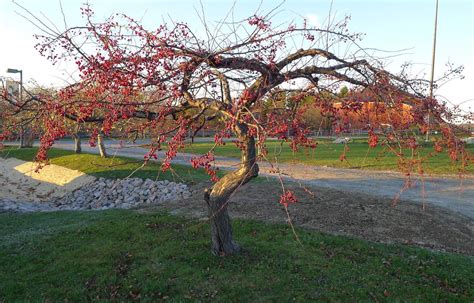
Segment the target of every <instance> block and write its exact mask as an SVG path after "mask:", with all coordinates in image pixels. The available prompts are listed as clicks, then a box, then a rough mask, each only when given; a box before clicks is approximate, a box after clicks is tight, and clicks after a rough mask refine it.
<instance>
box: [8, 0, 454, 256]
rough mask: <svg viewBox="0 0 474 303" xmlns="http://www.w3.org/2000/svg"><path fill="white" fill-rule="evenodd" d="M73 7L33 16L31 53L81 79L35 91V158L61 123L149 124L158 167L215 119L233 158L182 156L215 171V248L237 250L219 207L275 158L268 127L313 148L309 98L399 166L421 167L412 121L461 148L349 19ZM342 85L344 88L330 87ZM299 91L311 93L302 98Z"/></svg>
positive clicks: (101, 128)
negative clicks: (148, 25)
mask: <svg viewBox="0 0 474 303" xmlns="http://www.w3.org/2000/svg"><path fill="white" fill-rule="evenodd" d="M81 12H82V15H83V17H84V20H85V25H84V26H79V27H67V26H66V24H65V30H64V31H61V32H59V31H58V30H57V29H55V28H51V27H49V26H47V25H46V23H42V22H39V21H38V20H37V19H32V20H33V21H35V24H36V25H37V26H38V27H39V28H40V29H41V31H42V34H41V35H38V36H37V38H38V39H39V43H38V45H37V49H38V50H39V52H40V53H41V54H42V55H44V56H45V57H47V58H48V59H50V60H51V61H52V63H53V64H56V63H58V62H61V61H72V62H74V63H75V64H76V65H77V69H78V71H79V77H80V80H79V81H78V82H77V83H74V84H71V85H69V86H67V87H64V88H62V89H60V90H59V91H58V92H57V93H56V94H54V96H44V97H42V98H38V97H35V104H36V106H37V109H36V113H37V116H36V119H38V121H41V124H42V127H43V134H42V137H41V147H40V150H39V152H38V155H37V160H39V161H44V160H45V159H46V158H47V150H48V148H50V147H51V146H52V144H53V143H54V141H55V140H56V139H58V138H61V137H63V136H65V135H67V134H68V133H69V132H70V131H69V130H68V128H67V127H66V125H67V124H68V122H66V121H68V120H72V121H75V122H77V123H81V124H84V125H91V126H90V127H88V130H89V131H90V132H91V133H92V136H91V138H96V137H97V135H98V134H99V133H101V132H103V133H105V134H108V133H109V132H111V131H112V130H113V129H114V128H117V126H118V125H119V126H120V127H119V128H120V130H121V131H122V132H125V133H128V134H136V133H146V134H147V135H148V136H149V137H150V138H151V140H152V144H151V148H150V150H149V152H148V153H147V154H146V155H145V161H148V160H150V159H157V158H158V154H157V151H159V150H161V148H162V145H163V144H165V143H166V145H167V148H166V153H165V156H164V157H163V158H160V159H159V160H160V161H161V163H162V169H163V170H167V169H170V166H171V161H172V160H173V158H174V157H175V156H176V155H177V152H178V151H179V150H181V149H182V148H183V147H184V144H185V139H186V137H187V136H189V135H190V134H192V133H195V132H197V131H199V130H200V129H202V128H203V127H205V126H206V125H207V124H208V123H215V122H218V123H215V125H220V126H221V128H220V129H219V130H218V132H217V133H216V134H215V137H214V140H215V145H214V146H219V145H221V144H224V142H223V141H224V139H226V138H234V139H235V140H233V143H234V144H235V145H236V146H237V147H238V148H240V150H241V156H240V165H239V166H238V167H237V168H236V169H235V170H234V171H232V172H229V173H228V174H226V175H225V176H223V177H222V178H219V177H218V176H217V174H216V168H215V166H214V148H215V147H214V148H212V149H211V150H209V152H208V153H206V154H204V155H201V156H196V157H194V158H192V159H191V164H192V166H193V167H195V168H204V169H205V170H206V171H207V173H208V174H209V175H210V177H211V179H212V181H213V185H212V186H210V187H209V188H207V189H206V190H205V192H204V199H205V201H206V203H207V205H208V210H209V220H210V223H211V236H212V252H213V253H214V254H217V255H228V254H232V253H235V252H237V251H239V245H238V244H237V243H236V242H235V241H234V239H233V237H232V229H231V222H230V218H229V216H228V213H227V205H228V201H229V199H230V197H231V196H232V194H233V193H234V192H235V191H236V189H238V188H239V187H240V186H243V185H244V184H246V183H247V182H249V181H250V180H251V179H252V178H255V177H256V176H257V175H258V173H259V164H258V162H259V161H267V162H268V163H270V165H275V163H274V159H273V158H272V157H270V156H269V153H268V152H267V149H266V145H265V140H266V139H267V138H269V137H276V138H278V139H279V140H282V141H286V142H288V144H289V146H290V147H291V148H292V149H293V150H295V151H296V150H298V149H301V148H316V147H317V143H316V142H315V141H314V139H312V138H311V137H310V131H309V128H308V125H305V123H304V121H303V120H304V119H302V116H303V115H304V113H305V111H306V110H308V108H314V107H316V108H318V110H319V111H320V113H321V114H322V115H323V116H325V117H326V118H327V119H329V120H330V122H331V124H332V126H333V128H335V129H336V131H337V132H344V130H345V129H347V128H348V127H350V126H349V123H348V121H349V117H351V115H352V117H354V116H356V117H358V119H360V121H363V123H366V124H365V125H366V128H367V130H368V132H369V145H370V146H371V147H375V146H377V145H379V144H387V146H390V150H389V151H391V152H394V153H396V154H397V155H398V156H399V159H400V160H399V161H400V163H404V165H405V164H406V163H408V165H407V167H408V171H412V170H413V169H416V168H417V167H418V165H417V163H416V161H414V160H413V159H414V158H412V160H413V163H412V162H410V161H409V159H408V160H407V158H406V157H405V155H404V153H403V152H402V150H403V149H404V148H410V149H412V150H416V149H417V148H418V146H419V144H418V143H417V141H416V138H415V136H414V135H413V134H411V131H412V130H413V129H417V130H421V131H426V130H427V129H428V127H434V125H437V127H438V128H439V129H440V130H441V132H442V134H443V137H442V138H441V139H439V140H438V141H437V142H436V151H437V152H440V151H441V150H442V149H443V147H448V148H449V150H450V152H451V156H452V158H453V159H455V158H457V157H460V155H462V154H463V153H462V145H461V144H460V143H459V140H457V139H456V137H455V136H454V132H453V130H452V128H451V127H450V126H449V124H448V123H447V122H446V121H448V120H449V116H448V111H447V108H446V107H445V106H444V105H443V104H440V103H439V102H437V101H436V100H434V99H429V98H426V97H425V91H426V83H425V82H424V81H422V80H416V79H409V78H408V77H407V76H406V75H405V74H404V73H401V74H400V75H394V74H392V73H389V72H388V71H386V70H385V69H384V68H383V65H384V63H383V62H382V61H381V60H379V59H377V58H374V57H373V56H371V55H370V54H369V53H368V52H367V51H366V50H364V49H362V48H361V47H359V46H358V41H359V40H360V35H359V34H352V33H350V32H349V31H348V29H347V22H348V18H345V19H343V20H342V21H340V22H338V23H332V24H330V25H329V26H327V27H325V28H324V29H322V28H317V27H312V26H309V25H308V24H307V23H306V21H305V20H301V22H300V23H291V24H286V25H279V26H273V24H272V16H273V15H274V14H275V11H271V12H270V13H268V14H266V15H261V14H258V13H256V14H255V15H253V16H250V17H249V18H247V19H245V20H243V21H238V22H237V21H234V20H228V19H229V18H227V19H224V20H222V21H220V22H217V23H216V24H214V25H211V24H203V25H204V30H203V31H202V32H193V31H192V29H191V28H190V27H189V26H188V25H187V24H186V23H180V22H170V23H168V24H162V25H160V26H158V27H157V28H156V29H151V30H148V29H145V28H144V27H143V26H142V25H141V24H140V23H139V22H138V21H136V20H134V19H133V18H130V17H128V16H126V15H121V14H116V15H113V16H111V17H110V18H108V19H107V20H105V21H103V22H97V21H96V20H95V18H94V13H93V10H92V9H91V8H90V7H89V6H88V5H85V6H83V7H82V9H81ZM338 50H339V51H338ZM340 50H343V51H340ZM343 86H347V87H349V91H350V92H349V93H346V94H343V95H341V94H339V90H340V88H341V87H343ZM79 96H80V97H79ZM308 97H310V98H312V102H310V103H308V102H304V101H305V100H307V99H308ZM4 99H5V98H4ZM282 99H283V101H281V100H282ZM277 100H280V101H279V102H277ZM368 102H370V103H372V104H378V106H377V108H379V109H380V111H381V112H383V114H384V115H385V116H386V117H387V118H386V119H385V120H384V123H390V125H391V126H390V129H384V130H383V131H381V128H380V125H379V124H380V122H377V120H374V121H370V117H369V116H370V115H365V114H364V112H363V111H362V110H361V108H362V106H363V104H366V103H368ZM406 104H409V105H410V108H409V109H408V110H406V109H405V107H404V106H405V105H406ZM10 106H12V104H10ZM428 114H429V115H430V123H431V126H429V125H427V119H426V116H427V115H428ZM407 117H408V118H407ZM92 143H93V142H92ZM275 171H278V168H277V167H276V166H275ZM296 201H297V199H296V197H295V195H294V193H293V192H292V191H289V190H286V189H285V188H284V186H283V182H282V195H281V197H280V203H281V204H282V205H283V206H284V207H285V209H286V208H287V207H288V205H289V204H291V203H294V202H296Z"/></svg>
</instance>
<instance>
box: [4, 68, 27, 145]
mask: <svg viewBox="0 0 474 303" xmlns="http://www.w3.org/2000/svg"><path fill="white" fill-rule="evenodd" d="M7 73H9V74H18V73H19V74H20V104H21V103H23V71H22V70H21V69H15V68H9V69H7ZM23 147H25V130H24V128H23V125H21V126H20V148H23Z"/></svg>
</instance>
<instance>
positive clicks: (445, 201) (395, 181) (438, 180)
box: [54, 140, 474, 219]
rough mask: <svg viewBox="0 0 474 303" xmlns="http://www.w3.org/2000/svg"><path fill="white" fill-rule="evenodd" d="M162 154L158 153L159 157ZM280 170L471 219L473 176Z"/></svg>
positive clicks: (133, 148) (221, 160)
mask: <svg viewBox="0 0 474 303" xmlns="http://www.w3.org/2000/svg"><path fill="white" fill-rule="evenodd" d="M105 144H106V146H107V149H108V153H109V154H110V155H117V156H126V157H131V158H137V159H143V155H145V154H146V152H147V149H146V148H142V147H140V146H138V145H136V144H135V145H132V144H127V145H125V146H121V145H120V144H119V143H118V142H117V141H112V140H107V141H106V142H105ZM54 147H57V148H63V149H73V144H72V142H64V141H63V142H58V143H56V144H55V146H54ZM82 150H83V151H84V152H90V153H98V150H97V148H91V147H90V146H88V145H87V144H83V146H82ZM162 156H163V153H159V157H162ZM192 156H194V155H192V154H186V153H179V154H178V156H177V157H176V159H175V160H174V161H173V163H179V164H186V165H190V163H189V159H190V158H191V157H192ZM216 165H217V166H218V167H220V168H221V169H232V168H234V167H235V166H236V165H238V160H237V159H233V158H225V157H216ZM279 169H280V172H281V174H282V175H283V177H285V178H288V179H293V180H296V181H299V182H301V183H304V184H308V185H315V186H319V187H325V188H331V189H337V190H342V191H346V192H355V193H365V194H370V195H374V196H379V197H383V198H389V199H394V200H397V199H402V200H410V201H413V202H417V203H423V204H424V205H425V206H426V207H429V205H430V204H432V205H436V206H440V207H444V208H447V209H450V210H453V211H456V212H458V213H461V214H463V215H465V216H468V217H469V218H471V219H474V177H472V176H467V177H464V178H463V179H461V178H459V177H453V176H442V177H439V176H436V177H432V176H425V177H423V178H421V177H419V176H414V177H412V178H411V180H408V179H407V177H406V176H404V175H403V174H400V173H396V172H386V171H369V170H358V169H339V168H329V167H318V166H308V165H302V164H293V163H291V164H289V163H282V164H280V165H279ZM260 175H261V176H269V177H275V176H277V174H276V173H274V172H271V167H270V166H269V165H268V164H267V163H260Z"/></svg>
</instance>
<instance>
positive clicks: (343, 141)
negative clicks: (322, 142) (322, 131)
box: [332, 137, 352, 144]
mask: <svg viewBox="0 0 474 303" xmlns="http://www.w3.org/2000/svg"><path fill="white" fill-rule="evenodd" d="M349 142H352V139H351V138H349V137H345V138H336V139H335V140H334V141H332V143H336V144H346V143H349Z"/></svg>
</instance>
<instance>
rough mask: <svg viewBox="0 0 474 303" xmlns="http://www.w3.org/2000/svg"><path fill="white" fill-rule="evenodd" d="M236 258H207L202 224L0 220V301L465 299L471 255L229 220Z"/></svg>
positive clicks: (126, 216) (473, 289)
mask: <svg viewBox="0 0 474 303" xmlns="http://www.w3.org/2000/svg"><path fill="white" fill-rule="evenodd" d="M234 233H235V237H236V239H238V241H239V242H240V243H241V244H242V245H243V247H244V248H245V251H244V252H243V253H242V254H240V255H236V256H231V257H225V258H222V257H215V256H212V255H211V254H210V252H209V251H210V250H209V242H210V239H209V226H208V224H207V223H205V222H198V221H192V220H185V219H182V218H180V217H175V216H169V215H166V214H160V213H148V214H143V213H141V214H140V213H137V212H135V211H132V210H127V211H125V210H110V211H100V212H99V211H95V212H57V213H36V214H7V213H3V214H0V301H2V300H4V301H5V302H13V301H34V302H37V301H49V302H57V301H73V302H79V301H92V300H93V301H104V300H118V301H128V300H141V301H148V302H156V301H161V300H165V299H172V301H221V302H237V301H240V302H268V301H282V302H288V301H291V300H296V301H351V302H354V301H375V302H379V301H380V302H382V301H389V302H398V301H417V302H440V301H449V302H472V301H473V300H474V271H473V270H472V268H474V259H473V258H472V257H468V256H463V255H456V254H441V253H434V252H429V251H427V250H424V249H417V248H409V247H404V246H397V245H382V244H374V243H369V242H366V241H362V240H356V239H351V238H347V237H342V236H330V235H324V234H319V233H315V232H307V231H304V230H298V234H299V236H300V238H301V240H302V243H303V246H301V245H299V244H298V243H297V242H296V241H295V240H294V239H293V236H292V233H291V231H290V230H289V227H288V226H285V225H269V224H263V223H257V222H253V221H237V220H236V221H234Z"/></svg>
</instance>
